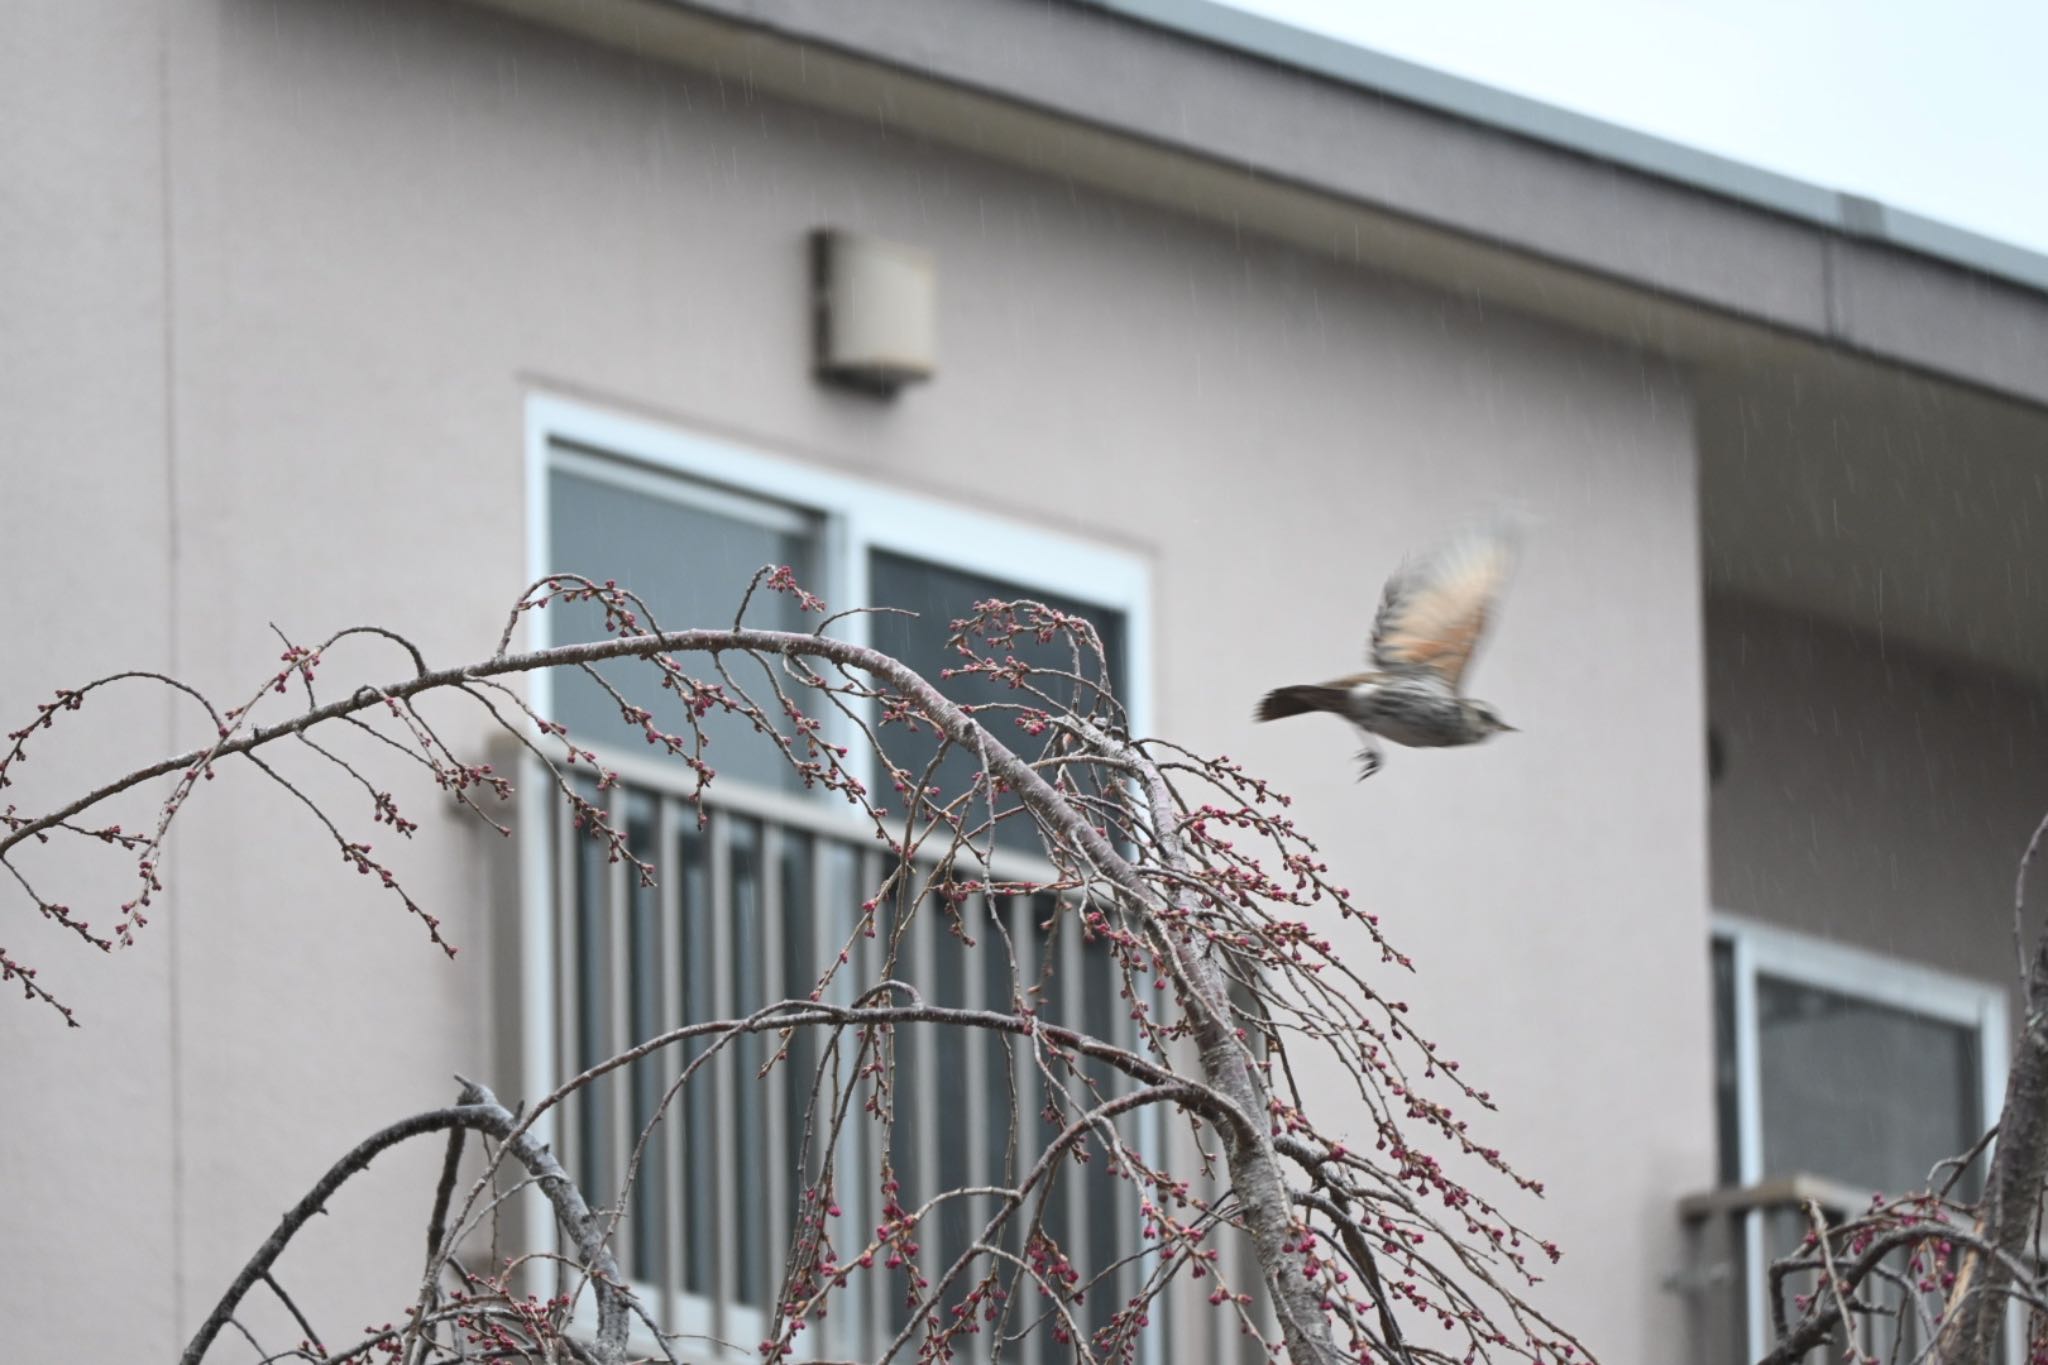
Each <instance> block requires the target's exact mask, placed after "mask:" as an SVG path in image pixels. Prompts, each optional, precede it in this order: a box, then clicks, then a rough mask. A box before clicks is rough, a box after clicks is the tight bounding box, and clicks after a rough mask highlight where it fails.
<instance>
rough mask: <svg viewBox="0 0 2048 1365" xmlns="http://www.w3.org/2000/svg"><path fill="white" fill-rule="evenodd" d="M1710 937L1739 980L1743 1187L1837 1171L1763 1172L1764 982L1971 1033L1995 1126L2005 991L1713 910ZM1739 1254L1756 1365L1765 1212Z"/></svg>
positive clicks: (1748, 1219)
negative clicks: (1726, 953)
mask: <svg viewBox="0 0 2048 1365" xmlns="http://www.w3.org/2000/svg"><path fill="white" fill-rule="evenodd" d="M1712 938H1713V941H1714V942H1717V943H1726V944H1728V945H1729V949H1730V956H1731V967H1732V972H1733V976H1734V982H1733V985H1734V991H1733V996H1734V998H1733V1000H1732V1002H1731V1008H1732V1009H1733V1011H1734V1014H1735V1110H1736V1125H1735V1132H1736V1166H1735V1178H1736V1182H1737V1184H1739V1185H1743V1186H1750V1185H1755V1184H1756V1183H1758V1182H1759V1181H1762V1180H1765V1179H1768V1178H1770V1177H1772V1176H1779V1175H1793V1174H1808V1175H1819V1176H1831V1175H1833V1174H1834V1172H1831V1171H1809V1172H1791V1171H1766V1170H1764V1169H1763V1096H1762V1093H1761V1085H1762V1075H1761V1072H1760V1070H1759V1065H1758V1062H1759V1056H1758V1048H1759V1043H1758V1036H1757V1034H1758V1030H1757V1005H1756V980H1757V977H1758V976H1759V975H1766V976H1772V977H1776V978H1778V979H1779V980H1782V981H1790V982H1794V983H1796V984H1798V985H1802V986H1813V987H1816V988H1818V989H1821V990H1826V991H1832V992H1834V993H1836V994H1838V995H1844V996H1848V997H1850V998H1852V999H1855V1000H1859V1001H1867V1002H1869V1003H1870V1004H1873V1005H1881V1006H1884V1007H1886V1008H1889V1009H1895V1010H1901V1011H1905V1012H1907V1013H1911V1014H1917V1015H1920V1016H1922V1017H1923V1018H1927V1019H1933V1020H1937V1021H1939V1022H1941V1023H1945V1024H1955V1025H1958V1026H1960V1027H1964V1028H1968V1029H1972V1030H1974V1031H1975V1032H1976V1034H1977V1046H1978V1058H1979V1061H1978V1114H1977V1127H1978V1129H1979V1130H1980V1131H1981V1130H1982V1129H1985V1128H1989V1127H1990V1126H1991V1125H1992V1124H1993V1123H1995V1122H1996V1121H1997V1119H1998V1114H1999V1110H2000V1108H2001V1107H2002V1106H2003V1104H2004V1101H2005V1082H2006V1065H2007V1061H2008V1056H2009V1048H2010V1040H2009V1037H2008V1034H2007V1017H2006V1016H2007V1008H2008V1007H2007V997H2006V991H2005V988H2004V987H2003V986H1999V985H1994V984H1992V983H1990V982H1985V981H1978V980H1975V979H1973V978H1970V977H1966V976H1960V975H1957V974H1955V973H1953V972H1946V971H1942V970H1940V969H1939V968H1935V967H1927V966H1923V965H1921V964H1919V963H1916V962H1908V961H1905V960H1904V959H1901V958H1896V957H1889V956H1886V955H1885V954H1883V953H1877V952H1872V951H1870V950H1869V949H1865V948H1856V947H1851V946H1849V945H1847V944H1842V943H1834V942H1830V941H1829V940H1827V939H1822V938H1815V937H1813V936H1812V935H1809V934H1802V933H1798V932H1796V931H1794V930H1791V929H1785V928H1781V927H1779V926H1777V925H1773V924H1762V923H1759V922H1758V921H1756V920H1752V919H1746V918H1744V917H1742V916H1740V915H1731V914H1726V913H1716V914H1715V915H1714V916H1713V918H1712ZM1742 1257H1743V1275H1744V1277H1745V1285H1746V1293H1745V1297H1746V1301H1747V1303H1748V1309H1749V1311H1748V1315H1747V1317H1748V1321H1747V1322H1746V1324H1745V1329H1746V1332H1747V1337H1748V1355H1747V1357H1746V1358H1747V1359H1750V1360H1760V1359H1762V1358H1763V1356H1764V1355H1765V1354H1766V1353H1767V1352H1768V1350H1769V1349H1770V1343H1769V1340H1768V1333H1769V1327H1768V1324H1767V1321H1766V1319H1767V1313H1766V1310H1765V1305H1764V1302H1763V1298H1762V1287H1763V1284H1764V1273H1765V1269H1766V1267H1765V1265H1764V1246H1763V1213H1762V1211H1761V1210H1758V1209H1752V1210H1750V1211H1749V1212H1748V1213H1746V1214H1744V1215H1743V1232H1742Z"/></svg>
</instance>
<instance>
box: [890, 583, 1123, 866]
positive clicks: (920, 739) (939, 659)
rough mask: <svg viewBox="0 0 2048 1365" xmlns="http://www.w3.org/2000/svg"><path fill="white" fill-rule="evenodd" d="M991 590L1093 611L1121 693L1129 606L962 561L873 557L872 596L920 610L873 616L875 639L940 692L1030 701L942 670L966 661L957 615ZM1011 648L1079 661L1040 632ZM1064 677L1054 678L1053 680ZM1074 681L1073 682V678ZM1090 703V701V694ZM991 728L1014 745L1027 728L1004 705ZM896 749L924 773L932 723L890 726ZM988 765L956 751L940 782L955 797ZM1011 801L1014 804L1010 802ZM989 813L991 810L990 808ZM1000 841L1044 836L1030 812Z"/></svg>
mask: <svg viewBox="0 0 2048 1365" xmlns="http://www.w3.org/2000/svg"><path fill="white" fill-rule="evenodd" d="M991 597H999V598H1006V599H1015V598H1020V597H1028V598H1031V599H1034V600H1036V601H1040V602H1043V603H1045V604H1046V605H1047V606H1049V607H1053V608H1055V609H1056V610H1059V611H1063V612H1069V613H1071V614H1074V615H1077V616H1083V617H1086V618H1087V619H1088V620H1089V621H1090V622H1092V623H1093V624H1094V626H1095V629H1096V630H1097V632H1099V633H1100V634H1101V636H1102V646H1103V652H1104V654H1105V655H1106V656H1107V657H1108V659H1109V672H1110V677H1109V682H1110V686H1111V688H1112V689H1113V690H1114V691H1116V692H1117V693H1119V694H1121V693H1122V691H1123V687H1124V681H1125V678H1126V677H1127V676H1128V670H1127V668H1126V665H1125V648H1126V641H1125V635H1126V628H1125V622H1124V617H1123V613H1122V612H1119V611H1112V610H1110V609H1108V608H1106V607H1096V606H1090V605H1088V604H1086V603H1082V602H1077V601H1075V600H1073V599H1072V598H1067V597H1059V596H1055V595H1054V594H1051V593H1045V592H1037V591H1034V590H1032V589H1030V588H1025V587H1020V586H1018V585H1017V584H1015V583H1005V582H1003V581H1001V580H999V579H994V578H983V577H980V576H978V575H975V574H968V573H961V572H960V571H958V570H955V569H949V568H945V567H943V566H941V565H937V564H927V563H925V562H923V561H922V560H916V559H910V558H907V557H905V556H903V555H897V554H890V553H889V552H887V551H885V550H877V551H875V552H874V553H873V555H872V556H871V557H870V559H869V563H868V598H869V601H870V602H871V603H872V604H873V605H875V606H878V607H900V608H902V609H903V610H905V611H914V612H916V613H917V616H916V617H915V618H911V617H907V616H899V615H896V614H894V613H889V614H883V615H877V616H875V617H872V618H871V620H872V627H871V629H872V630H873V631H874V636H873V639H874V644H875V647H876V648H877V649H880V650H881V651H883V652H884V653H886V654H892V655H894V656H895V657H896V658H898V659H900V660H902V661H903V662H904V663H906V664H908V665H910V666H911V667H912V668H914V669H916V670H917V671H918V672H919V673H921V674H923V675H924V676H925V678H926V679H928V680H929V681H930V682H931V683H932V685H933V686H935V687H937V688H938V689H939V691H940V692H942V693H944V694H945V695H946V696H947V697H949V698H951V699H952V700H954V701H956V702H963V703H967V704H971V705H977V706H979V705H985V704H987V703H990V702H997V703H1006V704H1011V705H1014V704H1017V703H1019V702H1025V703H1029V702H1030V701H1031V698H1030V696H1029V695H1028V694H1019V693H1018V692H1017V691H1015V690H1014V689H1012V688H1010V687H1007V686H1005V685H1004V684H1002V683H999V682H995V681H993V680H991V679H988V678H980V677H976V678H950V679H944V680H942V679H941V678H940V677H939V674H940V673H941V672H943V671H944V670H946V669H948V668H954V667H957V666H958V665H960V664H961V663H963V662H964V660H962V659H961V658H960V656H959V655H958V654H956V653H954V652H953V651H952V650H950V649H948V648H947V647H946V639H947V637H948V636H950V635H951V634H952V633H953V632H952V625H951V623H952V622H953V621H954V620H956V619H958V618H960V617H963V616H968V615H971V614H972V613H973V610H974V604H975V603H976V602H979V601H983V600H986V599H988V598H991ZM1010 652H1011V653H1014V654H1015V655H1016V657H1018V658H1019V659H1022V660H1024V661H1025V662H1026V663H1030V664H1033V665H1035V666H1038V667H1043V668H1057V669H1060V670H1061V671H1063V672H1069V673H1071V672H1072V671H1073V668H1074V661H1073V654H1072V651H1071V649H1070V647H1069V645H1068V643H1067V641H1066V640H1065V639H1059V640H1055V641H1054V642H1053V643H1051V644H1049V645H1041V644H1039V643H1038V642H1037V641H1036V640H1024V639H1020V640H1018V641H1017V642H1016V644H1015V645H1014V647H1012V649H1011V651H1010ZM1093 671H1094V665H1093V661H1092V660H1085V661H1084V664H1083V672H1084V675H1085V676H1089V677H1092V676H1093ZM1054 681H1056V680H1051V679H1048V680H1047V682H1048V684H1051V683H1053V682H1054ZM1065 686H1067V687H1071V684H1065ZM1044 690H1045V691H1047V692H1048V693H1050V694H1051V695H1053V696H1055V697H1061V696H1064V695H1066V693H1065V692H1064V691H1063V690H1062V689H1061V688H1060V687H1055V686H1051V685H1048V686H1046V687H1045V689H1044ZM1084 704H1085V702H1084ZM988 719H989V721H990V722H991V724H990V728H991V729H992V730H993V731H994V732H995V734H996V735H997V737H998V738H1000V739H1002V741H1003V742H1004V743H1005V744H1009V745H1011V747H1013V748H1015V747H1019V745H1020V744H1021V743H1022V742H1024V741H1023V738H1022V737H1023V732H1022V731H1020V730H1017V729H1016V728H1015V727H1014V726H1013V725H1012V724H1011V723H1010V721H1009V720H1008V718H1007V717H1006V716H1004V715H1002V714H1001V713H997V714H994V715H991V716H989V717H988ZM886 739H887V743H888V747H889V754H890V756H891V757H892V758H894V759H895V760H896V762H897V763H898V764H899V765H901V766H903V767H904V768H907V769H909V770H910V771H911V772H912V773H913V774H920V773H922V772H923V771H924V767H925V765H926V764H927V763H929V762H930V761H931V757H932V754H933V753H934V752H936V751H937V748H938V741H937V739H936V738H935V737H934V736H933V735H932V734H931V733H930V732H929V731H928V730H922V731H921V732H920V733H918V734H915V735H912V734H906V733H904V731H903V730H902V729H900V728H898V727H894V726H892V727H891V728H890V729H889V731H888V732H887V734H886ZM980 771H981V766H980V763H979V762H978V761H977V760H976V759H975V758H974V757H973V756H972V755H970V754H965V753H960V752H957V751H956V752H954V753H951V754H949V755H947V757H946V761H945V763H943V764H942V765H941V766H940V768H939V771H938V773H937V775H936V776H935V778H934V779H933V784H934V785H935V786H937V787H938V788H939V790H940V792H941V793H942V798H941V799H949V798H951V797H955V796H958V795H959V794H960V793H962V792H965V791H967V790H969V789H970V788H971V787H972V786H973V784H974V781H975V779H976V777H977V776H978V775H979V773H980ZM1003 808H1004V809H1014V808H1015V807H1014V805H1013V804H1007V803H1006V804H1005V806H1004V807H1003ZM983 818H985V814H984V816H983ZM998 842H999V843H1000V844H1002V845H1003V846H1004V847H1006V848H1021V849H1031V850H1035V849H1036V848H1037V847H1038V840H1037V837H1036V835H1035V834H1033V832H1032V829H1031V826H1030V825H1029V824H1028V823H1026V822H1024V821H1022V820H1014V819H1013V820H1007V821H1005V822H1004V823H1003V825H1002V827H1001V835H1000V837H999V839H998Z"/></svg>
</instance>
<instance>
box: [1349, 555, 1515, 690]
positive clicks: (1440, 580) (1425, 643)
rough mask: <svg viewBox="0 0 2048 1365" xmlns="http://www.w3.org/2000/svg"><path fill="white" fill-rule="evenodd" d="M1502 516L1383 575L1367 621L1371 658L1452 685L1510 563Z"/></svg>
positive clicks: (1391, 668) (1461, 674)
mask: <svg viewBox="0 0 2048 1365" xmlns="http://www.w3.org/2000/svg"><path fill="white" fill-rule="evenodd" d="M1516 539H1517V538H1516V536H1515V533H1514V530H1513V528H1512V527H1511V526H1510V525H1509V524H1507V523H1506V522H1499V523H1495V524H1492V525H1489V526H1485V527H1478V528H1474V529H1473V530H1470V531H1467V532H1465V533H1463V534H1462V535H1459V536H1458V537H1456V538H1455V539H1453V540H1451V541H1450V542H1449V543H1447V544H1446V545H1444V546H1443V547H1442V548H1441V549H1439V550H1437V551H1436V552H1435V553H1433V554H1430V555H1427V556H1425V557H1423V558H1420V559H1411V560H1409V561H1408V562H1407V563H1405V564H1403V565H1402V566H1401V567H1400V569H1399V570H1397V571H1396V572H1395V574H1394V576H1393V577H1392V578H1389V579H1388V580H1387V589H1386V594H1385V595H1384V596H1383V597H1381V598H1380V609H1379V614H1378V615H1377V616H1375V617H1374V618H1373V623H1372V661H1373V662H1374V663H1375V664H1377V665H1378V666H1379V667H1380V668H1382V669H1385V670H1386V671H1387V672H1389V673H1423V674H1434V675H1435V676H1437V677H1438V678H1441V679H1442V680H1443V681H1444V683H1445V684H1446V685H1448V686H1449V687H1450V688H1451V689H1452V690H1453V691H1456V690H1457V689H1458V687H1459V684H1460V681H1461V680H1462V679H1463V678H1464V676H1465V669H1466V668H1467V667H1468V666H1469V665H1470V664H1471V662H1472V652H1473V650H1474V649H1476V648H1477V647H1478V645H1479V637H1480V635H1481V634H1482V633H1484V631H1485V630H1486V620H1487V616H1488V615H1489V614H1490V613H1491V612H1492V610H1493V606H1494V603H1495V602H1496V601H1498V600H1499V598H1500V593H1501V589H1502V588H1504V587H1505V586H1506V585H1507V581H1508V574H1509V573H1510V571H1511V570H1512V569H1513V567H1514V561H1515V545H1516Z"/></svg>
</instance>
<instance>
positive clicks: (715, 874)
mask: <svg viewBox="0 0 2048 1365" xmlns="http://www.w3.org/2000/svg"><path fill="white" fill-rule="evenodd" d="M731 841H732V817H731V816H729V815H727V814H726V813H725V812H724V811H721V810H714V811H712V812H711V914H710V915H709V917H708V921H709V922H708V923H707V924H706V925H705V926H704V927H705V929H706V930H707V931H708V937H709V938H710V940H711V941H710V942H709V943H706V944H704V945H702V946H703V949H704V950H705V951H709V952H710V953H712V954H713V956H712V958H711V960H712V962H714V963H716V964H718V966H719V967H721V968H728V969H729V968H730V966H731V964H732V963H733V962H735V961H736V960H737V957H738V954H737V952H736V951H735V944H734V939H735V934H734V932H733V922H732V916H733V904H732V901H733V897H732V842H731ZM711 979H712V992H711V995H712V998H711V1013H710V1016H709V1017H710V1018H713V1019H725V1018H728V1017H730V1015H731V1012H732V998H733V981H732V973H731V971H730V970H714V971H713V972H712V974H711ZM706 1041H707V1042H714V1041H716V1040H715V1039H707V1040H706ZM710 1070H711V1077H710V1079H711V1081H712V1085H713V1089H712V1096H713V1098H712V1111H711V1112H712V1113H713V1114H714V1115H715V1116H716V1121H715V1122H713V1123H712V1124H711V1129H712V1133H713V1141H712V1146H713V1149H714V1151H715V1152H716V1157H715V1158H714V1165H713V1167H712V1169H713V1170H715V1171H716V1172H717V1173H718V1176H717V1191H716V1200H717V1204H718V1209H717V1217H716V1218H715V1220H714V1222H713V1227H714V1229H715V1235H714V1236H713V1238H712V1242H711V1244H712V1245H713V1246H714V1247H717V1248H718V1267H717V1275H716V1277H715V1283H714V1288H713V1292H712V1297H711V1335H712V1336H714V1337H716V1338H718V1339H719V1340H720V1341H725V1340H729V1339H730V1338H731V1336H732V1333H731V1332H730V1331H729V1330H728V1328H729V1326H730V1321H729V1320H730V1318H731V1316H732V1315H731V1311H730V1310H731V1307H732V1304H733V1299H734V1295H735V1294H737V1293H738V1292H739V1276H738V1273H737V1270H738V1267H737V1265H736V1262H737V1261H738V1257H737V1256H735V1255H732V1254H729V1253H730V1251H731V1250H732V1249H733V1248H736V1247H737V1245H738V1242H739V1237H738V1235H737V1234H738V1222H737V1219H736V1216H735V1215H736V1208H735V1200H734V1190H733V1167H734V1164H735V1163H734V1161H733V1144H732V1136H731V1133H732V1128H733V1125H734V1114H733V1096H734V1086H733V1076H732V1070H733V1068H732V1049H731V1046H730V1045H728V1046H727V1047H726V1049H725V1051H724V1052H722V1053H720V1054H719V1056H718V1057H717V1059H716V1060H715V1062H714V1063H713V1065H712V1066H711V1068H710Z"/></svg>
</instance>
